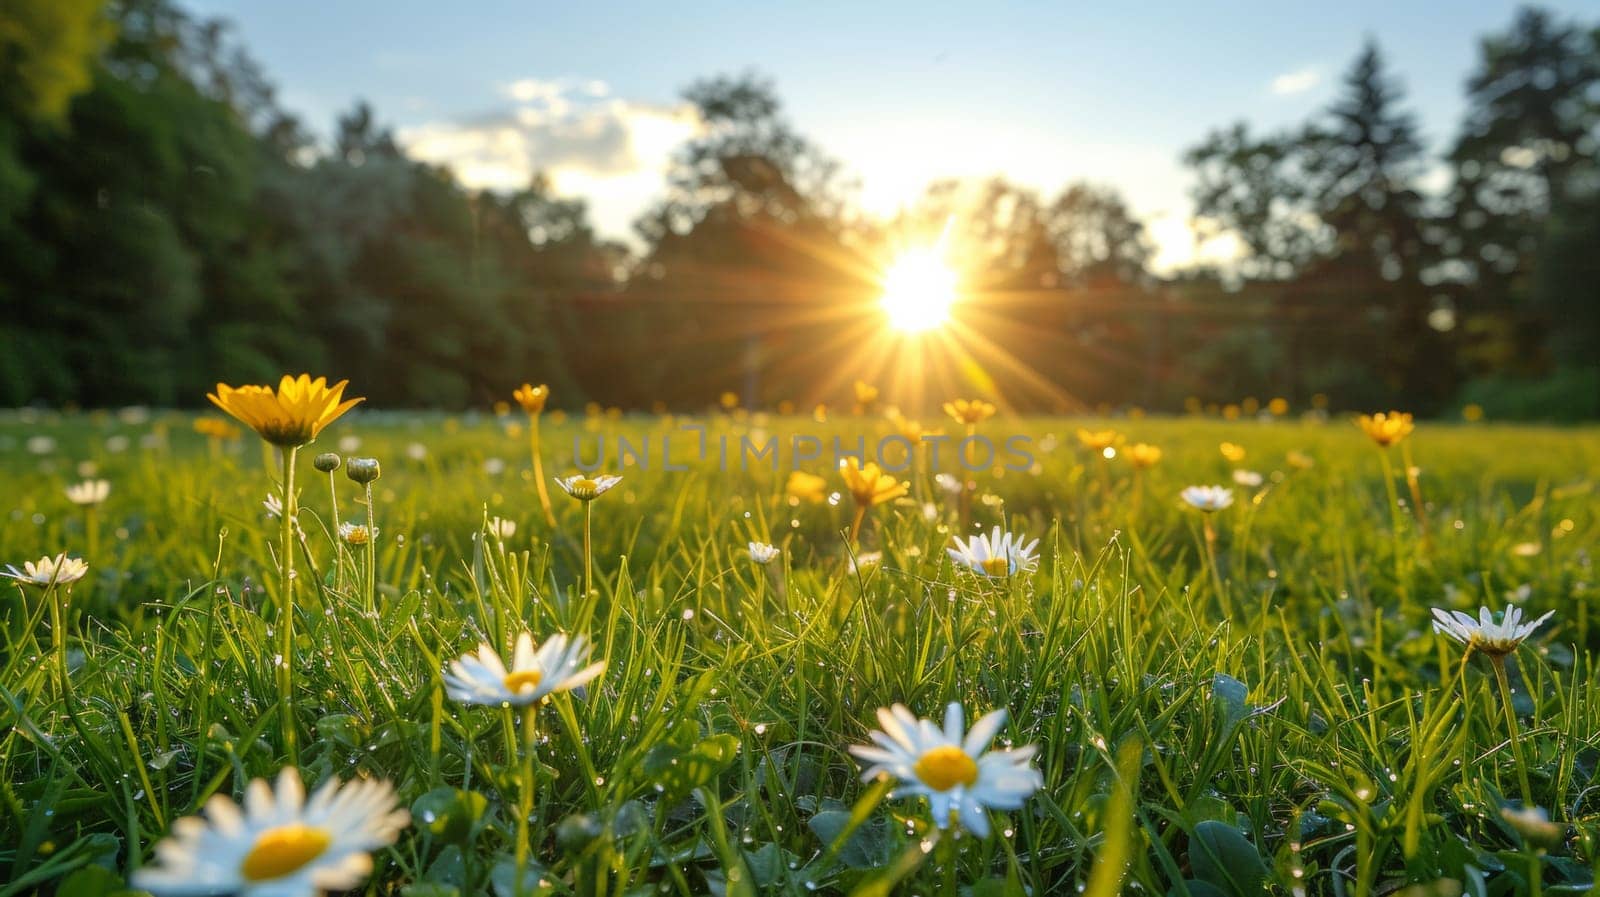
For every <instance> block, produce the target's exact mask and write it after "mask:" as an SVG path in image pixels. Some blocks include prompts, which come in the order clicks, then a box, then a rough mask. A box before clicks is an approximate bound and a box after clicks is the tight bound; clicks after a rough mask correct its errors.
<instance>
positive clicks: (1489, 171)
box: [1445, 8, 1600, 375]
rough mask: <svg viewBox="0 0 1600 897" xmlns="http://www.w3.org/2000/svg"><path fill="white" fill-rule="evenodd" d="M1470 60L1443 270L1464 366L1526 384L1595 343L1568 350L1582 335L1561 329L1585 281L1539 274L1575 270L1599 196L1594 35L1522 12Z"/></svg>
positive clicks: (1590, 238)
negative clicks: (1466, 353)
mask: <svg viewBox="0 0 1600 897" xmlns="http://www.w3.org/2000/svg"><path fill="white" fill-rule="evenodd" d="M1479 52H1480V59H1479V62H1478V67H1477V69H1476V70H1475V71H1474V72H1473V73H1472V75H1471V77H1470V78H1469V79H1468V81H1467V100H1468V104H1469V105H1468V110H1467V114H1466V119H1465V121H1464V122H1463V124H1462V129H1461V133H1460V135H1459V136H1458V137H1457V138H1456V141H1455V145H1454V147H1453V148H1452V149H1451V151H1450V155H1449V161H1450V164H1451V166H1452V171H1453V174H1454V186H1453V189H1452V191H1451V195H1450V201H1451V213H1450V219H1449V223H1450V233H1449V242H1448V246H1447V248H1448V250H1449V253H1448V267H1447V268H1446V270H1445V274H1446V275H1447V276H1448V277H1449V281H1450V283H1451V284H1452V286H1454V287H1455V293H1456V295H1458V296H1459V299H1458V304H1459V305H1460V306H1461V311H1462V314H1463V317H1464V319H1465V320H1464V324H1465V325H1466V327H1467V328H1468V329H1469V330H1470V332H1471V333H1472V334H1474V336H1475V339H1474V341H1473V344H1472V346H1471V347H1470V351H1471V353H1472V356H1471V358H1472V363H1473V366H1474V368H1475V369H1476V370H1477V371H1479V372H1480V373H1488V372H1491V371H1498V370H1508V371H1511V372H1515V373H1521V374H1524V375H1527V374H1536V373H1539V372H1541V371H1543V370H1545V369H1546V368H1547V366H1548V365H1549V364H1550V362H1551V361H1552V360H1554V361H1556V362H1559V363H1563V364H1573V363H1577V362H1579V361H1580V360H1583V361H1586V360H1587V359H1592V358H1594V357H1595V356H1596V355H1597V354H1600V342H1587V343H1585V342H1584V341H1583V340H1576V341H1575V339H1574V337H1575V336H1576V335H1578V334H1583V333H1587V332H1590V331H1588V330H1586V329H1585V328H1584V327H1582V326H1580V327H1577V328H1572V327H1569V326H1567V325H1568V324H1569V323H1570V322H1571V320H1572V319H1574V318H1576V319H1580V320H1581V319H1586V318H1587V317H1588V316H1590V315H1592V314H1593V312H1592V311H1589V310H1587V309H1585V308H1583V307H1582V304H1583V303H1584V302H1585V301H1586V299H1585V295H1586V294H1584V293H1583V292H1582V290H1581V288H1580V289H1579V290H1577V291H1574V287H1575V286H1578V285H1581V284H1582V283H1584V282H1585V281H1583V280H1581V279H1579V280H1574V281H1566V280H1563V279H1560V278H1555V277H1552V276H1549V272H1547V271H1544V270H1543V268H1544V267H1545V266H1546V265H1555V266H1556V267H1557V268H1558V269H1560V270H1562V271H1569V272H1571V271H1577V270H1579V269H1581V268H1582V266H1583V260H1582V259H1581V258H1578V257H1576V256H1573V255H1570V253H1573V252H1574V251H1575V250H1576V247H1577V246H1579V245H1582V244H1584V243H1585V242H1587V243H1588V244H1589V245H1590V246H1592V245H1594V244H1595V243H1596V242H1600V233H1596V232H1589V233H1587V234H1585V232H1584V231H1583V223H1584V222H1586V221H1592V218H1591V217H1590V213H1589V212H1588V211H1587V209H1588V208H1591V207H1592V198H1593V197H1594V196H1595V194H1596V192H1597V191H1600V98H1597V97H1596V91H1597V89H1600V32H1597V31H1592V30H1586V29H1584V28H1583V27H1581V26H1579V25H1578V24H1576V23H1572V22H1563V21H1559V20H1557V19H1556V18H1555V17H1554V16H1552V15H1551V14H1550V13H1548V12H1545V11H1543V10H1539V9H1536V8H1524V9H1522V10H1520V11H1519V12H1518V13H1517V16H1516V18H1515V20H1514V21H1513V22H1512V24H1511V26H1510V27H1509V28H1508V29H1507V30H1506V31H1505V32H1503V33H1499V34H1491V35H1489V36H1487V37H1485V38H1484V39H1483V41H1482V43H1481V45H1480V51H1479ZM1552 241H1553V242H1552ZM1576 251H1577V252H1579V253H1582V252H1587V251H1585V250H1576ZM1547 334H1548V335H1549V339H1550V340H1551V341H1552V343H1551V348H1553V349H1554V350H1555V352H1554V356H1553V357H1552V355H1551V354H1550V353H1547V352H1546V351H1545V344H1546V341H1547V336H1546V335H1547Z"/></svg>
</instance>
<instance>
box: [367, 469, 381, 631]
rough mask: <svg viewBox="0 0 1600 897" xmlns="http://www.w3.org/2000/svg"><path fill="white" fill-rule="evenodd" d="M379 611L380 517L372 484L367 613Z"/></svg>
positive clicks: (369, 505) (368, 543) (368, 500)
mask: <svg viewBox="0 0 1600 897" xmlns="http://www.w3.org/2000/svg"><path fill="white" fill-rule="evenodd" d="M377 609H378V515H377V512H376V511H374V510H373V508H372V484H371V483H368V484H367V611H368V612H369V613H370V612H372V611H376V610H377Z"/></svg>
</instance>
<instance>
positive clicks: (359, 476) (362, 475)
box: [344, 458, 383, 485]
mask: <svg viewBox="0 0 1600 897" xmlns="http://www.w3.org/2000/svg"><path fill="white" fill-rule="evenodd" d="M344 472H345V474H346V475H347V476H349V477H350V479H352V480H355V481H356V482H358V483H360V484H362V485H366V484H367V483H370V482H372V481H373V480H376V479H377V478H378V477H379V476H381V475H382V474H383V471H382V469H380V468H379V467H378V459H377V458H351V459H350V461H349V462H348V463H347V464H345V466H344Z"/></svg>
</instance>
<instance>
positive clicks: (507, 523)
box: [489, 517, 517, 542]
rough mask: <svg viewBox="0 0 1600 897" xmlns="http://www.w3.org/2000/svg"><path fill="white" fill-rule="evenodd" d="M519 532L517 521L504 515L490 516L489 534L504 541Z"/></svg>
mask: <svg viewBox="0 0 1600 897" xmlns="http://www.w3.org/2000/svg"><path fill="white" fill-rule="evenodd" d="M516 534H517V522H516V521H515V520H507V519H505V518H504V517H490V518H489V535H491V536H494V537H495V538H496V539H499V540H501V541H502V542H503V541H505V540H506V539H509V538H511V537H512V536H515V535H516Z"/></svg>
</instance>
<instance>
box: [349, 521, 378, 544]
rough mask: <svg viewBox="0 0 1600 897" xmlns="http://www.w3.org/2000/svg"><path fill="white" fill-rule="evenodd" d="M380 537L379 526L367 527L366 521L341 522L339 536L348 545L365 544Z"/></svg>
mask: <svg viewBox="0 0 1600 897" xmlns="http://www.w3.org/2000/svg"><path fill="white" fill-rule="evenodd" d="M377 537H378V528H377V527H373V528H372V529H370V530H369V529H367V526H366V524H364V523H341V524H339V538H340V539H342V540H344V544H346V545H365V544H367V543H368V542H371V541H372V540H373V539H376V538H377Z"/></svg>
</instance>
